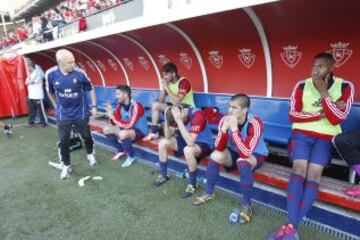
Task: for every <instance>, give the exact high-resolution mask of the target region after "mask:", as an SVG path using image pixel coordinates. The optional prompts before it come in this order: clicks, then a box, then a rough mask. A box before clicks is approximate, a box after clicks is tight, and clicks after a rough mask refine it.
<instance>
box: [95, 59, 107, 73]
mask: <svg viewBox="0 0 360 240" xmlns="http://www.w3.org/2000/svg"><path fill="white" fill-rule="evenodd" d="M96 64H97V65H98V66H99V67H100V68H101V70H103V71H104V72H106V67H105V64H104V63H103V62H102V61H101V60H96Z"/></svg>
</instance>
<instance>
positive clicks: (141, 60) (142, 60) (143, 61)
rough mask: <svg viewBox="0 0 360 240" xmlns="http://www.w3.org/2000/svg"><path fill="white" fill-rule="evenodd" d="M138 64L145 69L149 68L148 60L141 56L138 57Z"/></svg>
mask: <svg viewBox="0 0 360 240" xmlns="http://www.w3.org/2000/svg"><path fill="white" fill-rule="evenodd" d="M138 60H139V63H140V65H141V66H142V67H143V68H144V69H145V70H146V71H147V70H149V61H148V60H147V59H145V58H144V57H143V56H140V57H138Z"/></svg>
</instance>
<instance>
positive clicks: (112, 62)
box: [107, 58, 118, 71]
mask: <svg viewBox="0 0 360 240" xmlns="http://www.w3.org/2000/svg"><path fill="white" fill-rule="evenodd" d="M107 63H108V64H109V66H110V67H111V68H112V69H113V70H114V71H117V70H118V67H117V65H116V63H114V61H113V60H112V59H110V58H108V60H107Z"/></svg>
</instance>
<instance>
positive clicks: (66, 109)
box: [45, 49, 97, 179]
mask: <svg viewBox="0 0 360 240" xmlns="http://www.w3.org/2000/svg"><path fill="white" fill-rule="evenodd" d="M56 60H57V62H58V65H57V66H54V67H52V68H50V69H49V70H48V71H47V72H46V75H45V77H46V83H47V91H48V95H49V98H50V100H51V102H52V104H53V105H54V107H55V109H56V118H57V126H58V136H59V140H60V144H59V148H60V158H61V159H60V160H61V162H62V163H63V167H62V171H61V174H60V179H67V178H69V175H70V172H71V167H70V150H69V146H70V134H71V130H72V129H73V128H74V129H75V130H76V131H77V132H78V133H79V134H80V135H81V137H82V138H83V139H84V141H85V146H86V152H87V160H88V161H89V164H90V166H94V165H95V164H96V159H95V155H94V154H95V152H94V141H93V139H92V136H91V130H90V126H89V118H90V109H91V114H92V116H96V114H97V110H96V95H95V91H94V89H93V87H92V84H91V81H90V79H89V77H88V76H87V75H86V73H85V72H84V71H83V70H82V69H80V68H78V67H76V65H75V57H74V55H73V54H72V53H71V52H70V51H68V50H66V49H61V50H58V51H57V52H56ZM89 91H90V92H91V105H89V101H88V98H87V94H86V93H87V92H89Z"/></svg>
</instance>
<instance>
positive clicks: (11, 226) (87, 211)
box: [0, 119, 335, 240]
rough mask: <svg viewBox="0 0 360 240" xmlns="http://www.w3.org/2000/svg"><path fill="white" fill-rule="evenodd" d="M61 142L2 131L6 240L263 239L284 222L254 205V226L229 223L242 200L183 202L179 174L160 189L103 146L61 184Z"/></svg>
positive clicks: (50, 131)
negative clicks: (98, 178)
mask: <svg viewBox="0 0 360 240" xmlns="http://www.w3.org/2000/svg"><path fill="white" fill-rule="evenodd" d="M9 121H10V122H12V123H14V124H19V123H23V122H25V119H17V120H9ZM56 139H57V138H56V131H55V129H54V128H52V127H47V128H44V129H40V128H36V129H31V130H27V129H24V128H23V127H17V128H16V131H15V134H14V135H13V136H12V137H11V138H10V139H7V138H6V137H5V135H4V134H2V133H0V240H10V239H11V240H21V239H34V240H35V239H36V240H40V239H55V240H58V239H59V240H60V239H66V240H71V239H76V240H80V239H86V240H92V239H101V240H103V239H105V240H107V239H109V240H110V239H111V240H114V239H129V240H130V239H131V240H133V239H134V240H135V239H136V240H137V239H156V240H161V239H181V240H185V239H206V240H210V239H226V240H230V239H237V240H239V239H249V240H257V239H265V237H266V236H267V235H268V234H269V233H271V232H273V231H275V230H276V228H278V227H279V226H280V225H281V224H282V223H283V222H284V221H285V219H284V218H283V217H279V216H277V215H274V214H273V213H269V212H267V211H265V210H263V209H260V208H255V209H254V215H253V221H252V223H251V224H249V225H246V226H241V225H238V224H237V225H229V224H228V222H227V217H228V214H229V212H230V211H231V209H232V208H234V207H237V204H238V200H237V199H234V198H232V197H229V196H224V195H223V194H218V195H217V198H216V200H215V201H213V202H211V203H209V204H206V205H203V206H199V207H196V206H193V204H192V201H193V198H190V199H181V198H180V197H179V194H180V192H181V191H182V190H184V188H185V185H186V182H185V181H184V180H182V179H178V178H175V177H174V176H172V179H171V180H170V181H169V182H168V183H167V184H166V185H164V186H161V187H160V188H154V187H152V186H151V182H152V181H153V180H154V179H155V178H156V176H155V175H152V174H151V172H152V171H153V170H154V169H152V168H150V167H149V166H145V165H142V164H140V163H136V164H134V165H133V166H131V167H129V168H126V169H122V168H121V167H120V165H119V163H115V164H114V163H111V162H110V161H109V158H110V156H111V155H112V153H111V152H110V151H108V150H106V149H102V148H101V147H97V148H96V156H97V159H98V162H99V164H98V165H97V166H96V167H94V168H91V167H90V166H88V164H87V161H86V154H85V151H84V150H77V151H75V152H73V153H72V154H71V155H72V166H73V172H72V174H71V177H70V179H69V180H65V181H64V180H60V179H59V174H60V172H59V171H58V170H56V169H54V168H51V167H49V166H48V164H47V162H48V161H57V151H56V147H55V143H56ZM86 175H92V176H96V175H100V176H102V177H103V180H102V181H90V182H87V183H86V185H85V187H83V188H80V187H79V186H78V184H77V181H78V180H79V178H81V177H84V176H86ZM300 233H301V237H302V239H305V240H306V239H311V240H317V239H319V240H320V239H327V240H331V239H335V238H333V237H331V236H329V235H326V234H323V233H320V232H318V231H317V230H315V229H313V228H310V227H304V226H303V227H301V229H300Z"/></svg>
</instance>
